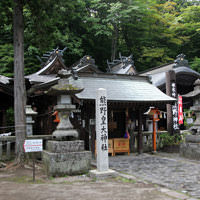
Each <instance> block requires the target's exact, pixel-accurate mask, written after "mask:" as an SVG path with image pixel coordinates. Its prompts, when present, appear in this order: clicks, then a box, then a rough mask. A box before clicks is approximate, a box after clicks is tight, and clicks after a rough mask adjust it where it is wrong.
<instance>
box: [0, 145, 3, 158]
mask: <svg viewBox="0 0 200 200" xmlns="http://www.w3.org/2000/svg"><path fill="white" fill-rule="evenodd" d="M2 156H3V142H0V159H2Z"/></svg>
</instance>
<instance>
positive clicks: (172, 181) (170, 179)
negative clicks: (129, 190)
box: [109, 153, 200, 198]
mask: <svg viewBox="0 0 200 200" xmlns="http://www.w3.org/2000/svg"><path fill="white" fill-rule="evenodd" d="M109 161H110V167H111V168H113V169H115V170H117V171H120V172H123V173H127V174H131V175H134V176H135V177H138V178H142V179H143V180H146V181H149V182H151V183H155V184H158V185H162V186H164V187H167V188H170V189H173V190H176V191H180V192H182V193H186V194H188V195H190V196H193V197H194V198H200V162H199V161H192V160H189V159H185V158H181V157H179V156H178V154H166V153H158V154H156V155H151V154H142V155H139V156H136V155H133V154H132V155H130V156H126V155H125V156H115V157H110V159H109Z"/></svg>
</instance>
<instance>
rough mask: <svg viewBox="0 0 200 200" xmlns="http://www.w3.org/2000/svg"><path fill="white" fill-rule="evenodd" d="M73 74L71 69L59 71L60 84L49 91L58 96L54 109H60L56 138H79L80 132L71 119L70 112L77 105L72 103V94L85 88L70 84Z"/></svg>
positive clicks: (54, 135) (50, 93)
mask: <svg viewBox="0 0 200 200" xmlns="http://www.w3.org/2000/svg"><path fill="white" fill-rule="evenodd" d="M71 75H72V74H71V73H70V72H69V71H66V70H61V71H59V72H58V76H59V77H60V80H59V81H58V84H56V85H54V86H52V87H51V88H50V89H49V90H48V92H47V94H48V95H53V96H57V105H56V106H55V107H54V110H56V111H58V116H59V119H60V123H59V124H58V126H57V128H56V130H55V131H54V132H53V137H54V138H56V139H62V140H65V139H66V140H71V139H73V138H78V132H77V130H75V129H74V128H73V126H72V124H71V122H70V120H69V116H70V113H71V112H72V111H73V110H75V109H76V106H75V105H72V102H71V95H75V94H77V93H79V92H81V91H82V90H83V89H82V88H77V87H76V86H73V85H71V84H69V77H70V76H71Z"/></svg>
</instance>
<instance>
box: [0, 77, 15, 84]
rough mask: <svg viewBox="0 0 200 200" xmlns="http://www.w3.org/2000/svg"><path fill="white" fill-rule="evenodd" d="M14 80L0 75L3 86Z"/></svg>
mask: <svg viewBox="0 0 200 200" xmlns="http://www.w3.org/2000/svg"><path fill="white" fill-rule="evenodd" d="M10 80H12V78H8V77H6V76H3V75H0V83H2V84H9V83H10Z"/></svg>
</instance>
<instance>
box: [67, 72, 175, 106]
mask: <svg viewBox="0 0 200 200" xmlns="http://www.w3.org/2000/svg"><path fill="white" fill-rule="evenodd" d="M70 82H71V84H73V85H76V86H79V87H82V88H84V90H83V91H82V92H81V93H78V94H76V96H77V97H78V98H79V99H90V100H94V99H96V91H97V89H98V88H105V89H106V90H107V99H108V100H110V101H125V102H157V103H158V102H168V103H170V102H174V101H175V99H174V98H171V97H169V96H167V95H166V94H164V93H163V92H162V91H161V90H159V89H158V88H156V87H155V86H154V85H152V84H151V83H150V82H149V80H148V78H147V77H140V76H132V75H120V76H119V75H112V76H108V75H107V76H106V75H105V74H104V75H102V76H101V75H100V76H80V77H79V78H78V80H74V79H73V78H70Z"/></svg>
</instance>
